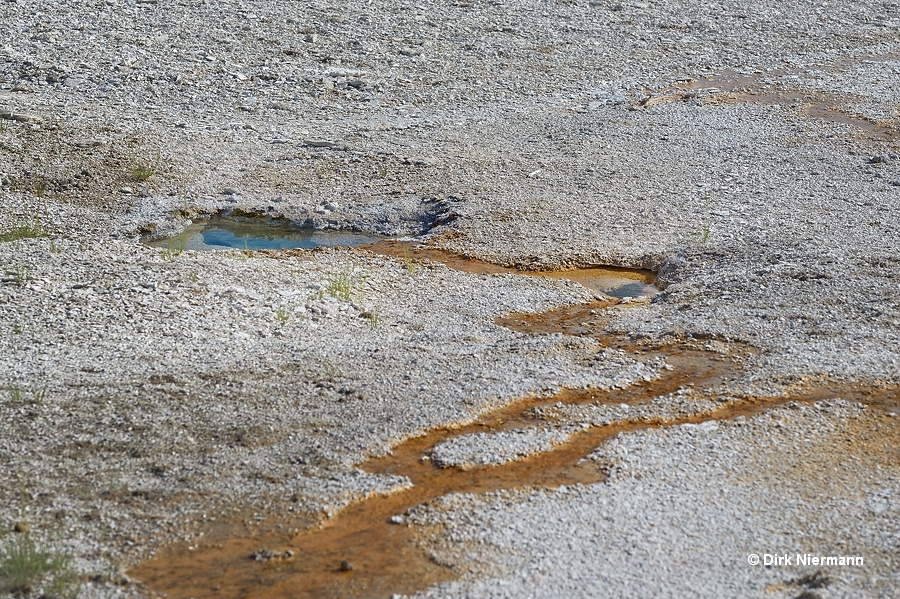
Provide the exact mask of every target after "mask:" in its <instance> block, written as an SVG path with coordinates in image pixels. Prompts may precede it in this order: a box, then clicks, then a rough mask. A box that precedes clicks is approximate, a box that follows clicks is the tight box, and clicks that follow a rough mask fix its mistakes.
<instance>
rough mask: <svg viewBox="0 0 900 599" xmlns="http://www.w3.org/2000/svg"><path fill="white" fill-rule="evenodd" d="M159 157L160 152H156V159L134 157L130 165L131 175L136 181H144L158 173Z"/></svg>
mask: <svg viewBox="0 0 900 599" xmlns="http://www.w3.org/2000/svg"><path fill="white" fill-rule="evenodd" d="M159 158H160V155H159V153H157V154H156V159H155V160H148V159H146V158H132V159H131V161H130V164H129V165H128V171H129V172H130V173H131V176H132V177H134V180H135V181H140V182H141V183H143V182H145V181H147V180H149V179H150V177H152V176H153V175H155V174H156V171H157V170H158V169H159Z"/></svg>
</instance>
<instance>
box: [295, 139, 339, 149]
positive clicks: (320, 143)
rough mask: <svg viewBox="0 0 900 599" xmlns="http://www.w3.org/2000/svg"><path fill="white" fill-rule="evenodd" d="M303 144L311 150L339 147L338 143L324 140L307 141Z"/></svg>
mask: <svg viewBox="0 0 900 599" xmlns="http://www.w3.org/2000/svg"><path fill="white" fill-rule="evenodd" d="M303 143H304V145H307V146H309V147H311V148H335V147H337V145H338V144H337V142H334V141H327V140H324V139H307V140H305V141H304V142H303Z"/></svg>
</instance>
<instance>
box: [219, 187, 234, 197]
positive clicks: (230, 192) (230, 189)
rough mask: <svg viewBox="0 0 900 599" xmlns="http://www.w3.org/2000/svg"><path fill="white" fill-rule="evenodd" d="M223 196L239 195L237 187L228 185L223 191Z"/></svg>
mask: <svg viewBox="0 0 900 599" xmlns="http://www.w3.org/2000/svg"><path fill="white" fill-rule="evenodd" d="M221 193H222V195H223V196H234V195H237V189H235V188H234V187H226V188H225V189H223V190H222V191H221Z"/></svg>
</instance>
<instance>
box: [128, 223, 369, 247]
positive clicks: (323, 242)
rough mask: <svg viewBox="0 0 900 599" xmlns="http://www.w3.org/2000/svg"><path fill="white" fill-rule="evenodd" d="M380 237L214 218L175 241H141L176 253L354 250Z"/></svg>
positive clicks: (288, 224) (193, 226)
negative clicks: (327, 248) (323, 248)
mask: <svg viewBox="0 0 900 599" xmlns="http://www.w3.org/2000/svg"><path fill="white" fill-rule="evenodd" d="M383 239H384V236H381V235H375V234H372V233H361V232H358V231H346V230H339V229H314V228H312V227H304V226H297V225H294V224H291V223H290V222H287V221H280V220H270V219H268V220H267V219H258V218H247V217H223V216H215V217H212V218H209V219H205V220H202V221H196V222H194V224H192V225H190V226H189V227H188V228H186V229H185V230H184V231H183V232H182V233H181V234H179V235H176V236H175V237H167V238H164V239H156V240H145V243H147V245H150V246H153V247H160V248H173V247H174V248H176V249H178V250H194V251H198V252H212V251H217V250H232V249H237V250H253V251H256V250H288V249H312V248H316V247H336V246H343V247H348V246H358V245H365V244H369V243H376V242H378V241H381V240H383Z"/></svg>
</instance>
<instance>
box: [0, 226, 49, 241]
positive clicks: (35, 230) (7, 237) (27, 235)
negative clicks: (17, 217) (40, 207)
mask: <svg viewBox="0 0 900 599" xmlns="http://www.w3.org/2000/svg"><path fill="white" fill-rule="evenodd" d="M46 235H47V234H46V232H45V231H44V228H43V227H42V226H41V224H40V223H39V222H38V221H37V220H33V221H31V222H30V223H25V224H16V225H13V228H12V229H10V230H8V231H3V232H2V233H0V243H5V242H7V241H17V240H19V239H34V238H36V237H46Z"/></svg>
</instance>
